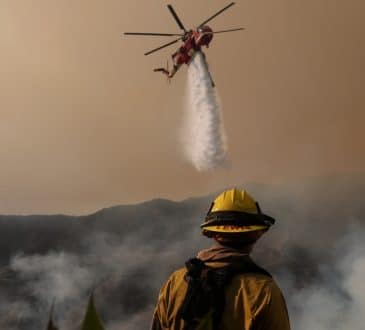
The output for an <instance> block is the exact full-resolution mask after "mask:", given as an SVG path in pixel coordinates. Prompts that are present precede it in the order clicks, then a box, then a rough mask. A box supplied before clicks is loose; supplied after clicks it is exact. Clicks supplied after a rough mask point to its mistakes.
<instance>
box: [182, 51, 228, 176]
mask: <svg viewBox="0 0 365 330" xmlns="http://www.w3.org/2000/svg"><path fill="white" fill-rule="evenodd" d="M185 103H186V104H185V124H184V127H183V132H182V140H183V145H184V151H185V155H186V157H187V159H188V160H189V161H190V162H191V163H192V164H193V165H194V166H195V167H196V169H197V170H199V171H207V170H211V169H214V168H216V167H217V166H220V165H223V164H224V163H225V161H226V152H227V144H226V136H225V133H224V127H223V121H222V110H221V105H220V102H219V97H218V93H217V90H216V88H214V87H213V86H212V81H211V76H210V74H209V70H208V64H207V62H206V60H205V57H204V55H203V54H202V53H201V52H197V54H196V55H195V56H194V58H193V59H192V61H191V63H190V65H189V68H188V79H187V91H186V102H185Z"/></svg>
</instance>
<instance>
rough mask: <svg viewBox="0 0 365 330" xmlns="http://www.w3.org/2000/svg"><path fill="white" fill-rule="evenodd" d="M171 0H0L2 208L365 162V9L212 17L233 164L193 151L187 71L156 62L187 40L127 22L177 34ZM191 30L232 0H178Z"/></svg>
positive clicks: (215, 71)
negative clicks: (194, 161)
mask: <svg viewBox="0 0 365 330" xmlns="http://www.w3.org/2000/svg"><path fill="white" fill-rule="evenodd" d="M167 3H168V2H165V1H159V0H155V1H147V0H145V1H142V0H139V1H136V0H133V1H132V0H118V1H117V0H108V1H94V0H87V1H86V0H72V1H71V0H59V1H48V0H33V1H28V0H17V1H14V0H2V1H1V6H0V7H1V9H0V73H1V74H0V115H1V120H0V152H1V167H0V169H1V170H0V214H4V213H59V212H62V213H69V214H70V213H71V214H81V213H88V212H92V211H94V210H96V209H98V208H101V207H107V206H110V205H114V204H124V203H135V202H139V201H142V200H146V199H151V198H155V197H165V198H171V199H183V198H186V197H191V196H196V195H201V194H205V193H207V192H211V191H214V190H216V189H220V188H222V187H225V186H230V185H234V184H244V183H245V182H251V181H259V182H282V181H287V180H292V179H294V178H297V177H305V176H317V175H329V174H333V173H352V172H362V171H364V170H365V156H364V149H365V148H364V137H365V133H364V130H363V125H364V119H365V114H364V110H365V109H364V105H365V97H364V92H363V87H364V86H365V81H364V80H365V78H364V76H365V75H364V74H365V70H364V69H365V68H364V66H365V65H364V59H365V46H364V31H365V2H364V1H363V0H346V1H345V0H342V1H341V0H339V1H333V0H307V1H299V0H277V1H271V0H261V1H260V0H255V1H253V0H247V1H237V3H236V6H234V7H233V8H231V9H230V10H228V11H227V12H225V13H224V14H223V15H222V16H219V17H218V18H216V19H215V20H214V21H212V22H211V23H210V26H211V27H213V28H215V29H223V28H231V27H240V26H244V27H245V28H246V30H245V31H241V32H235V33H229V34H224V35H217V36H215V38H214V39H213V42H212V44H211V47H210V48H209V49H208V50H207V51H206V54H207V58H208V61H209V64H210V67H211V72H212V75H213V77H214V79H215V82H216V85H217V88H218V91H219V94H220V97H221V100H222V103H223V110H224V114H223V116H224V122H225V128H226V133H227V136H228V143H229V154H230V158H231V161H232V166H231V168H230V169H220V170H217V171H213V172H208V173H199V172H197V171H196V170H195V169H194V168H193V167H192V166H191V165H190V164H188V163H187V162H186V161H185V160H184V158H183V156H182V152H181V149H182V148H181V145H180V144H179V140H178V130H179V128H180V126H181V118H182V116H183V99H184V89H185V83H186V68H183V69H182V70H181V71H180V72H179V73H178V74H177V76H176V79H174V80H173V81H172V83H171V85H168V84H167V83H166V80H165V79H164V78H163V77H162V76H161V75H158V74H156V73H153V72H152V69H153V68H154V67H156V66H161V65H165V63H166V60H167V58H169V56H170V55H171V54H172V53H173V52H174V50H175V49H176V47H175V46H176V45H175V46H173V47H170V48H166V49H164V50H163V51H161V52H159V53H156V54H154V55H150V56H148V57H145V56H143V53H144V51H146V50H149V49H152V48H154V47H156V46H158V45H160V44H162V43H164V42H167V41H169V40H170V39H169V38H164V37H155V38H148V37H125V36H122V37H121V34H122V32H123V31H152V32H170V33H175V32H179V28H178V27H177V25H176V23H175V21H174V20H173V19H172V17H171V15H170V13H169V12H168V10H167V8H166V4H167ZM171 3H172V4H173V5H174V7H175V9H176V11H177V12H178V14H179V16H180V17H181V19H182V21H183V22H184V24H185V25H186V26H189V27H190V26H191V27H194V26H196V25H198V24H199V23H200V22H201V21H203V20H205V18H207V17H208V16H210V15H211V14H213V13H214V12H216V11H217V10H219V9H221V8H222V7H224V6H225V5H226V4H227V3H229V1H218V0H209V1H208V0H204V1H203V0H175V1H172V2H171Z"/></svg>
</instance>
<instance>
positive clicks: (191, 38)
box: [124, 2, 244, 87]
mask: <svg viewBox="0 0 365 330" xmlns="http://www.w3.org/2000/svg"><path fill="white" fill-rule="evenodd" d="M234 4H235V2H231V3H230V4H229V5H227V6H225V7H224V8H223V9H221V10H219V11H218V12H216V13H215V14H214V15H212V16H210V17H209V18H208V19H206V20H205V21H204V22H202V23H201V24H199V25H198V27H197V28H195V29H189V30H187V29H186V28H185V26H184V24H183V23H182V22H181V20H180V18H179V16H178V15H177V13H176V11H175V10H174V8H173V7H172V5H167V8H168V9H169V11H170V13H171V15H172V16H173V18H174V19H175V21H176V23H177V25H178V26H179V27H180V29H181V30H182V33H154V32H124V34H125V35H134V36H163V37H176V36H178V38H177V39H175V40H173V41H170V42H168V43H166V44H163V45H162V46H159V47H157V48H155V49H152V50H150V51H148V52H146V53H145V54H144V55H146V56H147V55H150V54H153V53H155V52H157V51H159V50H161V49H163V48H166V47H169V46H171V45H173V44H175V43H177V42H179V41H182V42H183V44H182V45H181V46H180V47H179V49H178V50H177V51H176V52H175V53H173V54H172V56H171V57H172V63H173V67H172V69H171V70H169V67H168V65H167V67H166V68H156V69H154V70H153V71H155V72H161V73H163V74H164V75H166V76H167V78H168V80H169V81H170V79H171V78H172V77H173V76H174V75H175V74H176V72H177V71H178V70H179V69H180V67H181V66H182V65H183V64H186V65H189V64H190V62H191V61H192V59H193V57H194V55H195V54H196V53H197V52H201V53H202V55H203V58H204V62H205V66H206V69H207V72H208V73H209V76H210V80H211V83H212V86H213V87H214V86H215V84H214V81H213V79H212V76H211V74H210V72H209V69H208V64H207V63H206V61H205V58H206V57H205V54H204V52H203V51H202V47H203V46H205V47H206V48H208V47H209V44H210V43H211V41H212V39H213V36H214V34H218V33H226V32H234V31H240V30H244V28H234V29H228V30H219V31H213V30H212V29H211V28H210V27H209V26H208V25H206V24H207V23H208V22H210V21H211V20H213V19H214V18H216V17H217V16H218V15H220V14H221V13H223V12H224V11H226V10H227V9H228V8H230V7H232V6H233V5H234Z"/></svg>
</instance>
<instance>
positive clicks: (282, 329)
mask: <svg viewBox="0 0 365 330" xmlns="http://www.w3.org/2000/svg"><path fill="white" fill-rule="evenodd" d="M274 222H275V220H274V219H273V218H272V217H270V216H268V215H266V214H263V213H262V212H261V209H260V207H259V204H258V203H257V202H256V201H255V200H254V199H253V198H252V197H251V196H250V195H249V194H248V193H247V192H246V191H245V190H238V189H231V190H227V191H224V192H223V193H221V194H220V195H219V196H218V197H217V198H216V199H215V200H214V201H213V203H212V205H211V207H210V209H209V211H208V213H207V216H206V218H205V221H204V223H203V224H202V225H201V228H202V234H203V235H205V236H207V237H209V238H212V239H213V240H214V242H215V243H214V245H213V246H212V247H211V248H209V249H206V250H203V251H200V252H199V253H198V255H197V257H195V258H193V259H190V260H188V261H187V262H186V267H184V268H181V269H179V270H177V271H175V272H174V273H173V274H172V275H171V276H170V278H169V279H168V280H167V282H166V283H165V284H164V285H163V287H162V288H161V290H160V293H159V296H158V301H157V305H156V308H155V311H154V314H153V319H152V326H151V329H152V330H167V329H169V330H180V329H181V330H192V329H197V330H198V329H199V330H289V329H290V325H289V317H288V312H287V308H286V303H285V300H284V297H283V295H282V292H281V290H280V288H279V287H278V285H277V284H276V282H275V280H274V279H273V278H272V276H271V275H270V274H269V273H268V272H267V271H266V270H264V269H263V268H261V267H259V266H258V265H256V264H255V263H254V262H253V261H252V259H251V258H250V256H249V254H250V252H251V250H252V247H253V245H254V244H255V242H256V241H257V240H258V239H259V238H260V237H261V236H262V235H263V234H264V233H265V232H266V231H267V230H268V229H269V228H270V226H271V225H273V224H274Z"/></svg>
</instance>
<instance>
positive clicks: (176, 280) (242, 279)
mask: <svg viewBox="0 0 365 330" xmlns="http://www.w3.org/2000/svg"><path fill="white" fill-rule="evenodd" d="M198 258H199V259H201V260H203V261H204V262H205V264H206V265H207V266H210V267H223V266H227V265H228V264H232V263H236V262H238V263H239V262H240V260H241V262H242V258H245V259H246V260H247V253H242V252H239V251H237V250H234V249H231V248H227V247H223V246H215V247H212V248H210V249H208V250H204V251H202V252H200V253H199V254H198ZM185 274H186V268H181V269H179V270H177V271H175V272H174V273H173V274H172V275H171V276H170V277H169V279H168V280H167V281H166V283H165V284H164V285H163V287H162V288H161V290H160V293H159V296H158V301H157V305H156V308H155V311H154V314H153V319H152V326H151V329H152V330H182V329H183V327H184V321H183V320H181V318H180V317H179V310H180V307H181V305H182V303H183V301H184V298H185V294H186V291H187V287H188V284H187V282H186V280H185V278H184V277H185ZM225 297H226V299H225V307H224V311H223V314H222V318H221V323H220V329H221V330H290V325H289V317H288V312H287V308H286V303H285V300H284V297H283V295H282V293H281V290H280V288H279V287H278V286H277V284H276V283H275V281H274V280H273V279H272V278H271V277H269V276H266V275H263V274H256V273H243V274H237V275H235V276H234V277H233V279H232V281H231V282H230V283H229V284H228V285H227V287H226V288H225ZM210 322H211V320H210ZM211 328H212V325H211V324H209V321H207V320H206V319H205V320H202V322H201V324H200V325H199V327H198V328H197V329H199V330H210V329H211Z"/></svg>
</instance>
